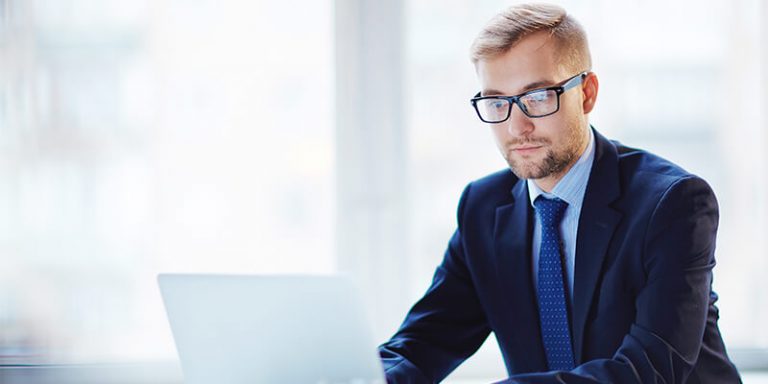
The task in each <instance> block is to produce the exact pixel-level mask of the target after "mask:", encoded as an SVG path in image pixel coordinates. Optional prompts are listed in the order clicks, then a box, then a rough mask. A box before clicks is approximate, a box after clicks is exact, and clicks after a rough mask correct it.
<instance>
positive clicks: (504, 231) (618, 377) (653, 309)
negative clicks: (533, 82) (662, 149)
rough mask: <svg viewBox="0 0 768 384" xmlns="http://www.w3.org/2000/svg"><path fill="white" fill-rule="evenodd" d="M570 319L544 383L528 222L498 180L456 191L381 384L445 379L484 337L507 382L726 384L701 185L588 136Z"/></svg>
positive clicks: (709, 224) (524, 203)
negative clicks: (444, 243) (440, 252)
mask: <svg viewBox="0 0 768 384" xmlns="http://www.w3.org/2000/svg"><path fill="white" fill-rule="evenodd" d="M595 146H596V147H595V151H596V152H595V160H594V163H593V165H592V172H591V175H590V179H589V183H588V185H587V189H586V192H585V195H584V203H583V208H582V211H581V216H580V219H579V228H578V234H577V241H576V265H575V271H574V273H575V282H574V289H573V290H574V292H573V304H572V308H570V310H569V315H570V323H571V328H572V330H571V334H572V335H573V351H574V355H575V359H576V365H577V367H576V368H575V369H574V370H572V371H568V372H547V363H546V358H545V355H544V348H543V346H542V343H541V332H540V328H539V316H538V309H537V307H536V305H537V304H536V299H535V294H536V291H535V288H534V285H533V280H532V277H531V274H532V272H531V271H532V268H531V259H532V258H531V244H530V243H531V237H532V236H531V231H532V219H533V211H532V208H531V204H530V200H529V198H528V190H527V187H526V183H525V181H524V180H520V179H518V178H517V177H515V175H514V174H512V172H511V171H509V170H504V171H501V172H498V173H495V174H492V175H490V176H487V177H485V178H482V179H480V180H477V181H475V182H472V183H471V184H469V185H468V186H467V187H466V189H465V190H464V193H463V194H462V197H461V201H460V203H459V208H458V229H457V230H456V232H455V233H454V234H453V236H452V238H451V240H450V242H449V245H448V249H447V251H446V253H445V257H444V259H443V261H442V263H441V264H440V265H439V267H438V268H437V271H436V272H435V275H434V280H433V282H432V285H431V287H430V288H429V290H428V291H427V293H426V294H425V295H424V297H423V298H422V299H420V300H419V301H418V302H417V303H416V304H415V305H414V306H413V308H412V309H411V311H410V312H409V313H408V315H407V317H406V319H405V321H404V323H403V325H402V326H401V328H400V329H399V330H398V332H397V333H396V334H395V335H394V336H393V337H392V339H390V340H389V341H388V342H387V343H385V344H383V345H382V346H381V347H380V355H381V357H382V361H383V362H384V366H385V370H386V375H387V380H388V382H390V383H433V382H438V381H440V380H442V379H443V378H445V377H446V376H447V375H448V374H449V373H450V372H451V371H452V370H453V369H454V368H456V367H457V366H458V365H459V364H460V363H461V362H462V361H464V360H465V359H466V358H467V357H469V356H470V355H472V354H473V353H474V352H475V351H476V350H477V348H479V347H480V345H481V344H482V343H483V341H484V340H485V339H486V338H487V337H488V335H489V334H490V332H493V333H495V335H496V339H497V341H498V344H499V347H500V348H501V352H502V356H503V358H504V362H505V364H506V368H507V371H508V373H509V375H510V378H509V379H507V381H505V382H508V383H737V382H740V378H739V374H738V372H737V371H736V369H735V367H734V366H733V364H732V363H731V362H730V360H729V359H728V356H727V354H726V350H725V346H724V345H723V341H722V338H721V336H720V331H719V329H718V326H717V319H718V310H717V308H716V307H715V305H714V304H715V301H716V300H717V295H716V294H715V293H714V292H713V291H712V290H711V284H712V268H713V267H714V265H715V258H714V251H715V235H716V232H717V223H718V207H717V201H716V200H715V196H714V194H713V192H712V190H711V189H710V187H709V186H708V185H707V183H706V182H704V181H703V180H702V179H700V178H698V177H696V176H694V175H691V174H689V173H687V172H686V171H684V170H683V169H681V168H680V167H678V166H676V165H674V164H672V163H670V162H669V161H667V160H664V159H662V158H660V157H657V156H655V155H653V154H650V153H648V152H644V151H641V150H637V149H633V148H628V147H625V146H622V145H621V144H619V143H616V142H612V141H608V140H607V139H605V138H604V137H603V136H601V135H600V134H598V133H597V132H596V131H595Z"/></svg>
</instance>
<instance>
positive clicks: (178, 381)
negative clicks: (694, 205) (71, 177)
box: [0, 362, 768, 384]
mask: <svg viewBox="0 0 768 384" xmlns="http://www.w3.org/2000/svg"><path fill="white" fill-rule="evenodd" d="M742 378H743V379H744V384H768V372H742ZM497 379H498V378H494V379H487V380H484V379H453V380H448V381H446V382H445V383H446V384H487V383H490V382H492V381H494V380H497ZM0 383H3V384H75V383H77V384H97V383H98V384H182V383H183V379H182V375H181V369H180V368H179V365H178V364H177V363H175V362H152V363H131V364H77V365H0Z"/></svg>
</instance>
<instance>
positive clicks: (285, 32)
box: [0, 0, 768, 379]
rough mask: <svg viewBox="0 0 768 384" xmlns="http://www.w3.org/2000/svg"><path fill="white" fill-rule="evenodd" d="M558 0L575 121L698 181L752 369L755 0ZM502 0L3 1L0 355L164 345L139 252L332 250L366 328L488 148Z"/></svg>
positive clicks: (234, 256) (154, 262)
mask: <svg viewBox="0 0 768 384" xmlns="http://www.w3.org/2000/svg"><path fill="white" fill-rule="evenodd" d="M555 2H556V3H558V4H561V5H563V6H564V7H566V8H567V9H568V10H569V11H570V12H571V13H572V14H574V15H575V16H576V17H577V18H578V19H579V20H580V21H581V22H582V23H583V25H584V26H585V28H586V29H587V32H588V34H589V37H590V41H591V46H592V53H593V59H594V60H593V61H594V63H595V67H594V68H593V69H594V71H595V72H597V74H598V75H599V77H600V80H601V93H600V96H599V99H598V105H597V108H596V111H595V112H594V113H593V114H592V123H593V124H594V125H595V126H596V127H597V129H599V130H600V131H601V132H602V133H604V134H606V135H607V136H609V137H612V138H615V139H619V140H621V141H623V142H625V143H627V144H630V145H632V146H638V147H642V148H646V149H649V150H651V151H654V152H656V153H658V154H661V155H663V156H665V157H667V158H669V159H671V160H673V161H675V162H677V163H678V164H680V165H682V166H683V167H685V168H687V169H688V170H690V171H692V172H694V173H697V174H699V175H701V176H703V177H704V178H705V179H707V180H708V181H709V182H710V183H711V185H712V186H713V188H714V190H715V192H716V194H717V195H718V198H719V201H720V208H721V220H720V234H719V238H718V251H717V258H718V266H717V268H716V270H715V283H714V284H715V290H716V291H717V292H718V293H719V294H720V297H721V300H720V302H719V307H720V309H721V320H720V324H721V330H722V332H723V335H724V337H725V339H726V342H727V345H728V347H729V349H730V351H731V354H732V355H733V357H734V359H735V360H736V363H737V365H739V366H740V367H742V368H744V369H760V368H763V369H765V368H768V352H767V351H768V329H766V328H765V326H764V324H768V279H767V278H766V274H767V273H768V241H767V240H766V237H768V236H766V234H768V184H767V183H768V157H767V156H766V154H765V152H766V148H768V120H766V112H765V104H766V101H768V77H766V69H768V48H766V46H768V45H767V44H768V4H766V3H765V2H763V1H760V0H735V1H730V2H722V1H714V0H712V1H700V0H696V1H694V0H685V1H675V2H670V1H661V0H643V1H640V0H622V1H608V0H562V1H555ZM512 3H515V2H512V1H497V0H494V1H470V0H447V1H446V0H441V1H437V0H412V1H404V0H397V1H386V2H384V1H374V0H337V1H335V2H334V1H330V0H322V1H316V0H287V1H266V0H258V1H246V0H215V1H214V0H151V1H150V0H132V1H126V0H0V364H50V363H92V362H160V361H173V360H175V350H174V347H173V342H172V338H171V335H170V330H169V328H168V324H167V321H166V319H165V313H164V310H163V307H162V303H161V300H160V297H159V293H158V289H157V285H156V282H155V279H156V275H157V273H159V272H212V273H259V274H264V273H267V274H270V273H313V274H314V273H334V272H339V271H342V272H350V273H352V274H354V275H355V276H356V277H357V278H358V280H359V281H360V283H361V285H362V286H363V288H364V290H365V294H366V295H367V297H368V298H369V300H370V301H371V302H372V303H373V302H375V303H376V305H375V306H371V308H370V310H371V311H370V317H371V318H372V322H373V324H374V327H375V334H376V336H377V338H378V339H379V340H381V341H384V340H385V339H386V338H387V337H388V336H389V335H391V333H393V332H394V331H395V329H396V327H397V326H398V325H399V323H400V321H401V320H402V318H403V316H404V314H405V312H406V310H407V309H408V307H409V306H410V305H411V304H412V303H413V302H414V300H416V299H417V298H418V297H419V296H420V295H421V294H422V293H423V292H424V290H425V289H426V287H427V286H428V284H429V282H430V279H431V275H432V272H433V270H434V268H435V266H436V265H437V264H438V263H439V262H440V260H441V258H442V253H443V251H444V247H445V245H446V243H447V240H448V238H449V236H450V235H451V233H452V231H453V229H454V226H455V209H456V203H457V201H458V197H459V194H460V192H461V190H462V188H463V187H464V185H465V184H466V183H467V182H469V181H471V180H473V179H475V178H478V177H481V176H483V175H485V174H487V173H490V172H493V171H495V170H498V169H501V168H503V167H504V166H505V163H504V162H503V160H502V159H501V157H500V155H499V154H498V153H497V152H496V149H495V146H494V144H493V140H492V136H491V133H490V131H489V129H488V128H487V127H486V126H484V125H483V124H482V123H481V122H480V121H479V120H477V118H476V116H475V115H474V112H473V111H472V109H471V107H470V105H469V102H468V100H469V98H470V97H471V96H472V95H473V94H474V93H476V92H477V84H476V79H475V76H474V70H473V67H472V65H471V64H470V62H469V59H468V47H469V45H470V43H471V41H472V39H473V38H474V36H475V34H476V33H477V32H478V31H479V29H480V28H481V26H482V25H483V24H484V23H485V22H486V21H487V20H488V19H489V18H490V17H491V16H493V15H494V14H495V13H496V12H498V11H499V10H500V9H502V8H503V7H505V6H507V5H509V4H512ZM244 305H258V303H244ZM494 344H495V341H494V340H493V339H492V338H491V339H489V342H488V343H486V346H485V347H484V348H483V349H482V350H481V351H480V352H479V353H478V354H477V355H476V356H475V357H473V358H472V359H471V361H470V362H468V363H467V364H466V365H465V366H462V367H461V368H460V369H459V370H458V371H457V372H456V373H455V375H454V376H453V377H454V378H478V379H485V378H487V379H498V378H500V377H501V376H503V374H504V373H503V372H504V371H503V365H502V363H501V358H500V356H499V353H498V352H497V350H496V348H495V345H494Z"/></svg>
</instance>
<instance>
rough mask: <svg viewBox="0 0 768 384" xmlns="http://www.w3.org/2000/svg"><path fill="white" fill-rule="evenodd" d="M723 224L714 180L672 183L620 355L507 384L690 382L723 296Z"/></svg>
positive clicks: (651, 235)
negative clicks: (719, 256)
mask: <svg viewBox="0 0 768 384" xmlns="http://www.w3.org/2000/svg"><path fill="white" fill-rule="evenodd" d="M717 223H718V207H717V201H716V199H715V196H714V193H713V192H712V190H711V189H710V188H709V186H708V185H707V184H706V182H704V181H703V180H701V179H699V178H696V177H693V176H691V177H688V178H683V179H681V180H678V181H676V182H675V183H674V184H672V185H671V186H670V187H669V188H668V189H667V190H666V192H665V193H664V194H663V195H662V197H661V199H660V200H659V202H658V204H657V205H656V208H655V210H654V212H653V213H652V216H651V219H650V221H649V224H648V228H647V230H646V234H645V241H644V243H643V244H644V247H645V249H644V253H643V254H644V261H643V266H644V272H645V276H646V284H645V286H644V287H643V288H642V290H641V291H640V292H639V294H638V296H637V297H636V300H635V307H636V317H635V320H634V323H633V324H632V326H631V328H630V330H629V333H628V334H627V335H626V336H625V337H624V339H623V340H622V344H621V345H620V347H619V348H618V350H617V351H616V353H615V354H614V356H613V357H612V358H611V359H599V360H592V361H589V362H586V363H584V364H582V365H580V366H577V367H576V368H575V369H573V370H572V371H567V372H565V371H561V372H547V373H539V374H523V375H515V376H512V377H510V378H509V379H508V380H505V381H504V383H667V384H671V383H684V382H685V381H686V380H687V378H688V375H689V374H690V373H691V371H692V369H693V367H694V365H695V364H696V360H697V358H698V354H699V350H700V349H701V345H702V339H703V335H704V328H705V325H706V322H707V311H708V309H709V306H710V300H712V301H714V299H715V296H714V294H713V293H711V283H712V268H713V267H714V265H715V259H714V251H715V235H716V232H717Z"/></svg>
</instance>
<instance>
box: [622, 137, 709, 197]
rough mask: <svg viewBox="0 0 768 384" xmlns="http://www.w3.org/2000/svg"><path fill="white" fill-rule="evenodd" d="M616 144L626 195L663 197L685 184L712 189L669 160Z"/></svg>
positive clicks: (697, 177)
mask: <svg viewBox="0 0 768 384" xmlns="http://www.w3.org/2000/svg"><path fill="white" fill-rule="evenodd" d="M613 144H614V145H615V146H616V151H617V154H618V160H619V169H620V174H621V179H622V180H621V181H622V184H623V186H624V188H625V190H626V191H635V192H641V191H642V193H643V194H648V193H652V194H655V193H659V194H663V193H664V192H665V191H667V190H668V189H670V188H671V187H673V186H674V185H676V184H680V183H685V182H693V183H695V184H699V183H701V184H704V185H706V188H709V186H708V184H707V183H706V181H704V180H703V179H702V178H700V177H699V176H696V175H694V174H692V173H690V172H688V171H686V170H685V169H683V167H681V166H679V165H677V164H675V163H673V162H672V161H670V160H667V159H665V158H663V157H661V156H659V155H656V154H654V153H651V152H648V151H645V150H642V149H638V148H633V147H628V146H625V145H623V144H621V143H619V142H613ZM654 192H655V193H654Z"/></svg>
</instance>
